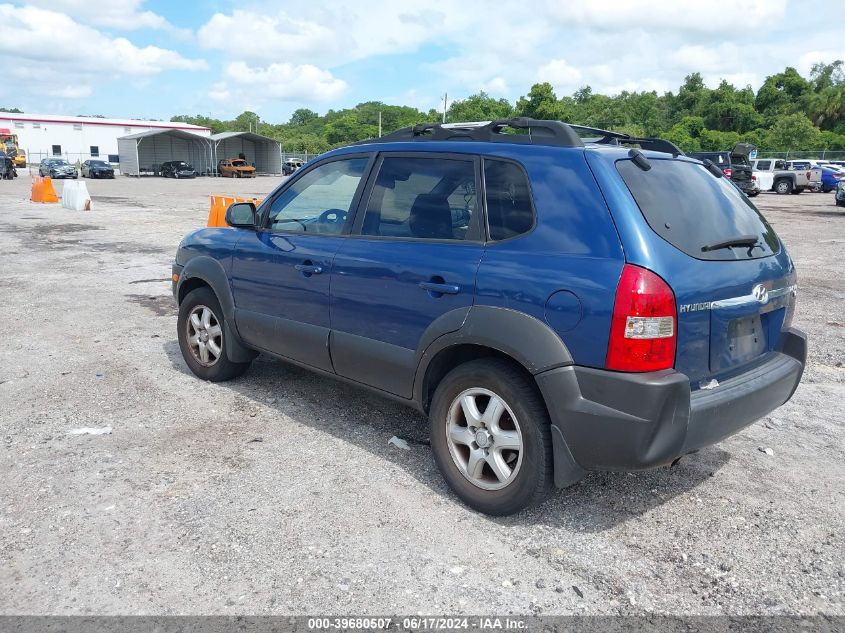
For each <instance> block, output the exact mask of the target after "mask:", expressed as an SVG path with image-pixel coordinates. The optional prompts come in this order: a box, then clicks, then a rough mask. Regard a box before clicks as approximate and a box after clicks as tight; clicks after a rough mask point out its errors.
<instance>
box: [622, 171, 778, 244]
mask: <svg viewBox="0 0 845 633" xmlns="http://www.w3.org/2000/svg"><path fill="white" fill-rule="evenodd" d="M649 160H650V162H651V165H652V167H651V169H650V170H649V171H643V170H642V169H640V168H639V167H637V166H636V165H635V164H634V163H633V162H631V161H630V160H620V161H618V162H617V163H616V169H617V170H618V171H619V174H620V175H621V176H622V179H623V180H624V181H625V184H626V185H627V186H628V189H629V190H630V191H631V195H633V197H634V200H636V202H637V205H638V206H639V207H640V210H641V211H642V213H643V215H644V216H645V219H646V221H648V224H649V226H650V227H651V228H652V229H653V230H654V232H655V233H657V234H658V235H660V237H662V238H663V239H665V240H666V241H667V242H669V243H670V244H672V245H673V246H675V247H676V248H678V249H680V250H682V251H683V252H685V253H686V254H687V255H690V256H692V257H695V258H697V259H706V260H732V259H756V258H760V257H767V256H769V255H772V254H774V253H777V252H778V250H779V249H780V246H779V243H778V239H777V236H776V235H775V232H774V231H773V230H772V227H770V226H769V225H768V223H767V222H766V220H765V219H764V218H763V216H762V215H761V214H760V212H759V211H758V210H757V208H756V207H755V206H754V205H753V204H751V202H750V201H749V200H748V199H747V198H746V197H745V196H743V195H742V194H741V193H740V192H739V191H738V190H737V189H736V188H735V187H734V186H733V185H732V184H731V182H730V180H729V179H727V178H716V177H715V176H713V175H712V174H711V173H710V172H708V171H707V170H706V169H705V168H704V167H703V166H702V165H699V164H697V163H690V162H687V161H684V160H665V159H654V158H651V159H649ZM750 236H753V237H756V238H758V240H757V245H756V246H754V247H753V248H751V247H749V246H734V247H730V246H726V247H724V248H717V247H716V246H717V245H718V244H720V243H723V242H726V241H729V240H735V239H739V238H743V237H744V238H748V237H750ZM707 247H709V248H707Z"/></svg>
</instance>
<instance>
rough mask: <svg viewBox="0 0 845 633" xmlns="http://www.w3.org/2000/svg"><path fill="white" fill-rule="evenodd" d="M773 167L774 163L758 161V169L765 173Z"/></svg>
mask: <svg viewBox="0 0 845 633" xmlns="http://www.w3.org/2000/svg"><path fill="white" fill-rule="evenodd" d="M771 166H772V161H770V160H758V161H757V169H762V170H763V171H766V170H768V169H769V168H771Z"/></svg>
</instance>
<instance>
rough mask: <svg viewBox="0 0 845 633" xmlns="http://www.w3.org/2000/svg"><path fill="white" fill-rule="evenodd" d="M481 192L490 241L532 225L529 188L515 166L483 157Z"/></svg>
mask: <svg viewBox="0 0 845 633" xmlns="http://www.w3.org/2000/svg"><path fill="white" fill-rule="evenodd" d="M484 191H485V194H486V196H487V224H488V227H489V230H490V239H491V240H506V239H508V238H510V237H516V236H517V235H522V234H523V233H527V232H528V231H530V230H531V228H532V227H533V226H534V208H533V207H532V205H531V188H530V187H529V185H528V178H527V177H526V176H525V172H524V171H523V170H522V169H521V168H520V167H519V166H518V165H516V164H514V163H510V162H506V161H502V160H494V159H490V158H485V159H484Z"/></svg>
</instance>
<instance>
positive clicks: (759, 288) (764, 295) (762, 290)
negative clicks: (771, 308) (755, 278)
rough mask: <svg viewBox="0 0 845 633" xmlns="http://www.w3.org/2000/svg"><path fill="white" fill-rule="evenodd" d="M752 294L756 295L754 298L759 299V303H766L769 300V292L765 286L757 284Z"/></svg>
mask: <svg viewBox="0 0 845 633" xmlns="http://www.w3.org/2000/svg"><path fill="white" fill-rule="evenodd" d="M751 294H752V295H754V298H755V299H757V301H758V302H759V303H766V302H767V301H768V300H769V291H768V290H766V286H764V285H763V284H757V285H756V286H754V289H753V290H752V291H751Z"/></svg>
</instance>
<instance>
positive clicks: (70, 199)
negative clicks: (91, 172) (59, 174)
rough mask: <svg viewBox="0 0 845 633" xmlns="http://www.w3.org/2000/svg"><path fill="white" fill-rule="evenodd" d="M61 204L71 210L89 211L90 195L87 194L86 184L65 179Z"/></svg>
mask: <svg viewBox="0 0 845 633" xmlns="http://www.w3.org/2000/svg"><path fill="white" fill-rule="evenodd" d="M62 206H63V207H64V208H65V209H70V210H71V211H90V210H91V196H89V195H88V185H86V184H85V183H84V182H79V181H76V180H65V188H64V189H63V190H62Z"/></svg>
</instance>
